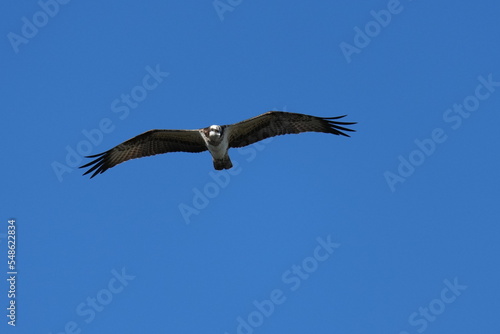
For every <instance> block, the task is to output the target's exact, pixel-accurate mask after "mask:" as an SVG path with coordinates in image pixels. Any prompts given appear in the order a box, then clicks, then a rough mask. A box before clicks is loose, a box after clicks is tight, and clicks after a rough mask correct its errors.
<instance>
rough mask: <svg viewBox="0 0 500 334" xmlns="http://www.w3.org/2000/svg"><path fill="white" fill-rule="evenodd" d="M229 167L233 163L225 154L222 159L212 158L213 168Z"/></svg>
mask: <svg viewBox="0 0 500 334" xmlns="http://www.w3.org/2000/svg"><path fill="white" fill-rule="evenodd" d="M231 167H233V163H232V162H231V159H230V158H229V155H227V154H226V155H225V156H224V158H222V159H214V168H215V169H216V170H223V169H229V168H231Z"/></svg>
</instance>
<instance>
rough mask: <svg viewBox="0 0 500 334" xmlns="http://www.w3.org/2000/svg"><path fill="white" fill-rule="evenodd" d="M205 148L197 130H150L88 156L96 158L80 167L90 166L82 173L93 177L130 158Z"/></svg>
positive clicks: (201, 150) (200, 150)
mask: <svg viewBox="0 0 500 334" xmlns="http://www.w3.org/2000/svg"><path fill="white" fill-rule="evenodd" d="M205 150H207V147H206V145H205V141H204V140H203V138H202V137H201V135H200V132H199V130H150V131H146V132H144V133H142V134H140V135H138V136H135V137H134V138H131V139H129V140H127V141H125V142H123V143H121V144H120V145H118V146H115V147H113V148H112V149H110V150H108V151H106V152H103V153H99V154H96V155H90V156H88V157H87V158H97V159H95V160H93V161H91V162H89V163H88V164H86V165H83V166H81V167H80V168H86V167H90V169H89V170H88V171H86V172H85V173H84V174H83V175H86V174H88V173H91V172H94V174H92V176H91V177H90V178H93V177H94V176H96V175H97V174H101V173H104V172H105V171H106V170H107V169H109V168H111V167H114V166H116V165H118V164H120V163H122V162H124V161H127V160H130V159H136V158H141V157H147V156H150V155H155V154H161V153H168V152H181V151H182V152H203V151H205ZM92 165H93V166H92ZM91 166H92V167H91Z"/></svg>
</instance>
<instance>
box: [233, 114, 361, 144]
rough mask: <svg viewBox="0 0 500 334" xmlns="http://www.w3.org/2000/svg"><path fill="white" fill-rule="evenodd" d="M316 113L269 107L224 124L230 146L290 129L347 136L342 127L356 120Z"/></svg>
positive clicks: (295, 131) (287, 131)
mask: <svg viewBox="0 0 500 334" xmlns="http://www.w3.org/2000/svg"><path fill="white" fill-rule="evenodd" d="M345 116H346V115H343V116H337V117H316V116H310V115H304V114H296V113H289V112H284V111H269V112H266V113H264V114H262V115H259V116H256V117H253V118H250V119H247V120H245V121H243V122H239V123H235V124H231V125H226V127H229V128H230V131H228V132H229V147H243V146H247V145H250V144H253V143H255V142H258V141H260V140H263V139H266V138H269V137H274V136H280V135H285V134H292V133H301V132H324V133H332V134H334V135H342V136H346V137H350V136H349V135H348V134H346V133H345V132H343V131H356V130H352V129H349V128H346V127H344V126H345V125H352V124H356V122H338V121H335V120H336V119H340V118H343V117H345Z"/></svg>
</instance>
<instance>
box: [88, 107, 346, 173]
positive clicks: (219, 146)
mask: <svg viewBox="0 0 500 334" xmlns="http://www.w3.org/2000/svg"><path fill="white" fill-rule="evenodd" d="M345 116H346V115H343V116H337V117H326V118H323V117H316V116H310V115H304V114H296V113H289V112H284V111H269V112H267V113H264V114H262V115H259V116H256V117H253V118H250V119H247V120H245V121H242V122H239V123H235V124H230V125H223V126H218V125H212V126H210V127H206V128H203V129H198V130H150V131H147V132H144V133H142V134H140V135H138V136H136V137H133V138H131V139H129V140H127V141H125V142H123V143H121V144H120V145H118V146H116V147H114V148H112V149H110V150H108V151H106V152H103V153H99V154H96V155H91V156H88V158H96V159H95V160H93V161H91V162H89V163H87V164H85V165H83V166H81V167H80V168H86V167H90V168H89V170H87V171H86V172H85V173H84V174H83V175H86V174H89V173H92V172H93V174H92V176H91V178H92V177H94V176H96V175H97V174H100V173H104V172H105V171H106V170H108V169H109V168H112V167H114V166H116V165H118V164H120V163H122V162H124V161H127V160H130V159H136V158H141V157H146V156H151V155H155V154H161V153H168V152H181V151H182V152H194V153H196V152H203V151H206V150H207V149H208V150H209V151H210V153H211V154H212V157H213V160H214V167H215V168H216V169H219V170H220V169H229V168H231V167H232V163H231V160H230V159H229V156H228V154H227V150H228V149H229V148H231V147H243V146H247V145H250V144H253V143H255V142H258V141H260V140H263V139H266V138H269V137H274V136H280V135H284V134H293V133H301V132H323V133H331V134H334V135H342V136H346V137H349V135H348V134H347V133H345V132H351V131H355V130H352V129H349V128H346V127H345V126H348V125H353V124H356V123H355V122H339V121H337V120H338V119H341V118H343V117H345Z"/></svg>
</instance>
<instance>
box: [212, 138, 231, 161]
mask: <svg viewBox="0 0 500 334" xmlns="http://www.w3.org/2000/svg"><path fill="white" fill-rule="evenodd" d="M207 146H208V150H209V151H210V154H211V155H212V157H213V158H214V159H217V160H218V159H222V158H224V156H225V155H226V153H227V146H228V145H227V143H226V144H225V145H224V142H222V143H221V144H220V145H218V146H213V145H210V144H208V145H207Z"/></svg>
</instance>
